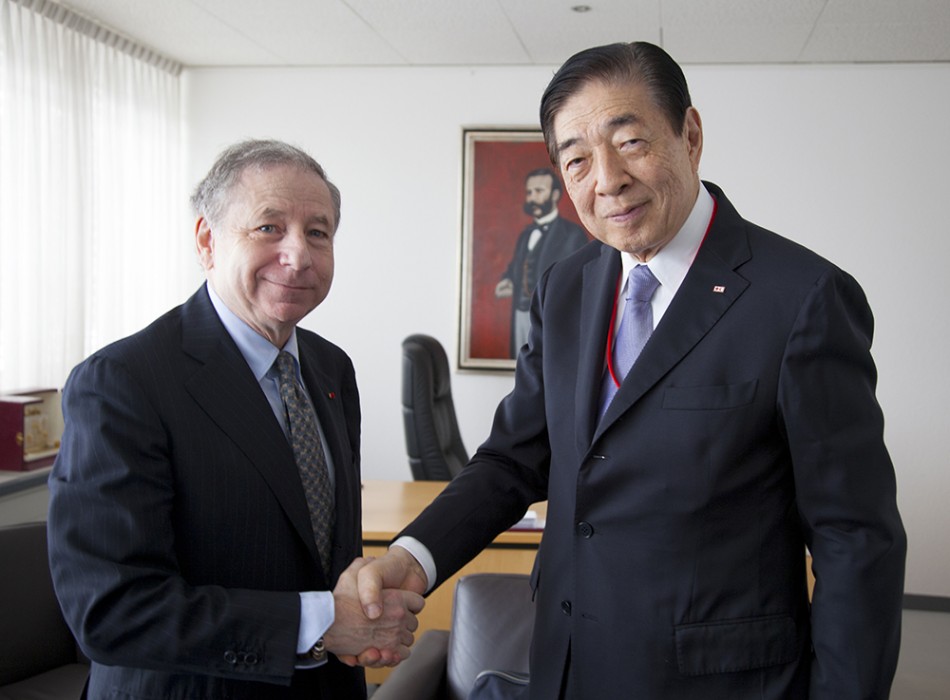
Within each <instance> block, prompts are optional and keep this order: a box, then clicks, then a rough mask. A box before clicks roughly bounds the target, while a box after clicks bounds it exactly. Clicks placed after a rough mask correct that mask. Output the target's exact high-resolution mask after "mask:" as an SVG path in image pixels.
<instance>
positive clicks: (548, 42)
mask: <svg viewBox="0 0 950 700" xmlns="http://www.w3.org/2000/svg"><path fill="white" fill-rule="evenodd" d="M499 2H500V4H501V6H502V8H503V9H504V11H505V14H506V15H507V16H508V18H509V20H510V21H511V23H512V24H513V25H514V27H515V31H516V32H517V33H518V36H519V37H520V38H521V41H522V43H523V44H524V46H525V49H526V50H527V54H528V56H529V57H530V59H531V62H532V63H537V64H551V65H558V64H560V63H563V62H564V61H565V59H567V58H568V57H569V56H571V55H573V54H575V53H577V52H578V51H581V50H583V49H586V48H588V47H591V46H598V45H601V44H609V43H612V42H615V41H651V42H653V43H657V42H659V41H660V9H659V8H660V5H659V3H658V2H657V0H600V2H596V3H595V4H594V5H593V7H591V9H590V11H589V12H574V11H572V9H571V7H572V6H573V5H576V4H577V2H571V1H568V2H564V1H563V0H555V1H552V2H549V3H544V4H541V3H537V2H524V0H499Z"/></svg>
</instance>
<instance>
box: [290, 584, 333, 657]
mask: <svg viewBox="0 0 950 700" xmlns="http://www.w3.org/2000/svg"><path fill="white" fill-rule="evenodd" d="M335 619H336V611H335V608H334V605H333V593H332V592H330V591H305V592H303V593H301V594H300V628H299V630H298V632H297V654H298V655H299V654H306V653H307V652H309V651H310V649H311V648H312V647H313V645H314V644H316V643H317V641H318V640H319V639H320V638H321V637H322V636H323V635H324V634H325V633H326V631H327V630H328V629H330V626H331V625H332V624H333V621H334V620H335ZM307 659H308V660H306V661H299V660H298V661H297V664H296V667H297V668H315V667H317V666H322V665H323V664H322V663H317V662H316V661H313V660H312V659H310V657H309V656H308V657H307ZM323 663H326V662H325V661H324V662H323Z"/></svg>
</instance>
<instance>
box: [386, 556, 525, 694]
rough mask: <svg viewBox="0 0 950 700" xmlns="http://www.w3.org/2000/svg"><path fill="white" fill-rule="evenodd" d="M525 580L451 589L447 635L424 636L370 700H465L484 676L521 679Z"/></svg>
mask: <svg viewBox="0 0 950 700" xmlns="http://www.w3.org/2000/svg"><path fill="white" fill-rule="evenodd" d="M528 579H529V577H528V576H527V575H525V574H470V575H468V576H463V577H462V578H460V579H459V581H458V584H456V587H455V602H454V604H453V607H452V628H451V630H448V631H446V630H427V631H426V632H425V633H423V635H422V636H421V637H420V638H419V641H417V642H416V644H415V646H413V648H412V654H411V656H410V657H409V658H408V659H406V660H405V661H403V662H402V663H401V664H399V665H398V666H397V667H396V668H394V669H393V671H392V673H390V674H389V677H388V678H386V680H385V681H383V683H382V685H381V686H379V689H378V690H377V691H376V692H375V693H374V694H373V700H465V698H467V697H468V694H469V693H470V692H471V690H472V687H473V686H474V684H475V678H476V676H478V674H479V673H481V672H482V671H486V670H495V671H505V672H508V673H511V674H516V675H521V676H525V675H527V672H528V652H529V650H530V647H531V635H532V632H533V628H534V602H533V601H532V600H531V586H530V584H529V581H528Z"/></svg>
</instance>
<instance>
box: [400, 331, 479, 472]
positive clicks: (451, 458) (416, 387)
mask: <svg viewBox="0 0 950 700" xmlns="http://www.w3.org/2000/svg"><path fill="white" fill-rule="evenodd" d="M402 417H403V424H404V426H405V430H406V452H407V453H408V455H409V468H410V469H411V470H412V478H413V479H414V480H416V481H449V480H451V479H452V478H453V477H454V476H455V475H456V474H458V473H459V472H460V471H462V467H464V466H465V464H466V463H467V462H468V453H467V452H466V451H465V445H463V444H462V436H461V433H460V432H459V426H458V420H457V419H456V417H455V404H454V403H453V401H452V388H451V385H450V383H449V360H448V357H446V354H445V349H444V348H443V347H442V345H441V343H439V341H438V340H436V339H435V338H433V337H431V336H428V335H421V334H416V335H410V336H409V337H407V338H406V339H405V340H404V341H402Z"/></svg>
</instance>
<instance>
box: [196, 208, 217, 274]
mask: <svg viewBox="0 0 950 700" xmlns="http://www.w3.org/2000/svg"><path fill="white" fill-rule="evenodd" d="M195 250H196V251H197V253H198V261H199V262H200V263H201V267H203V268H204V269H205V270H210V269H211V268H213V267H214V234H212V232H211V222H209V221H208V220H207V219H206V218H204V217H203V216H199V217H198V220H197V221H195Z"/></svg>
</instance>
